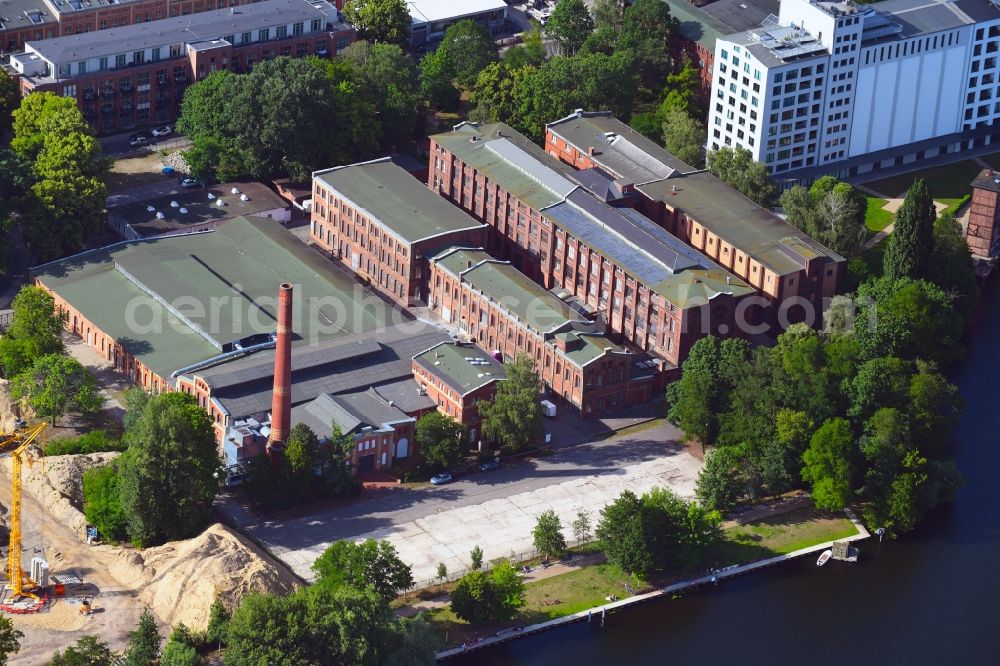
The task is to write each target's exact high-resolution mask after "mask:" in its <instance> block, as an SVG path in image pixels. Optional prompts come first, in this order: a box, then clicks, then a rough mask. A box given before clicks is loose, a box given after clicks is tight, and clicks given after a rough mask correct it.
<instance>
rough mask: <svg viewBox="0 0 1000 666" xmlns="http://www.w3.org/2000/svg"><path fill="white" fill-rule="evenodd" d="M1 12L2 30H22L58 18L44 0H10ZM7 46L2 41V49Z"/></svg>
mask: <svg viewBox="0 0 1000 666" xmlns="http://www.w3.org/2000/svg"><path fill="white" fill-rule="evenodd" d="M2 7H3V11H2V12H0V30H20V29H23V28H30V27H31V26H35V25H45V24H47V23H55V22H56V21H57V20H58V19H57V17H56V16H55V14H53V13H52V10H51V9H50V8H49V6H48V5H46V4H45V2H44V1H43V0H8V1H7V2H5V3H3V5H2ZM4 48H6V44H5V43H0V51H2V50H3V49H4Z"/></svg>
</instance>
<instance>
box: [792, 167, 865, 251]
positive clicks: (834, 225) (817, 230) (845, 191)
mask: <svg viewBox="0 0 1000 666" xmlns="http://www.w3.org/2000/svg"><path fill="white" fill-rule="evenodd" d="M781 206H782V207H783V208H784V210H785V214H786V215H787V218H788V221H789V222H790V223H791V224H792V225H794V226H795V227H797V228H798V229H801V230H802V231H804V232H806V233H807V234H809V235H810V236H812V237H813V238H815V239H816V240H818V241H820V242H821V243H823V244H824V245H826V246H827V247H829V248H830V249H831V250H834V251H835V252H839V253H841V254H845V255H850V254H854V253H855V252H856V251H857V250H858V248H860V247H861V244H862V243H863V242H864V241H865V238H866V236H867V233H866V230H865V210H866V206H867V203H866V201H865V197H864V195H863V194H861V193H860V192H859V191H858V190H856V189H854V188H853V187H851V186H850V185H848V184H847V183H842V182H840V181H838V180H837V179H836V178H834V177H832V176H823V177H822V178H820V179H819V180H817V181H816V182H815V183H813V185H812V186H811V187H810V188H809V189H808V190H807V189H806V188H804V187H802V186H801V185H796V186H795V187H792V188H790V189H788V190H785V191H784V192H783V193H782V195H781Z"/></svg>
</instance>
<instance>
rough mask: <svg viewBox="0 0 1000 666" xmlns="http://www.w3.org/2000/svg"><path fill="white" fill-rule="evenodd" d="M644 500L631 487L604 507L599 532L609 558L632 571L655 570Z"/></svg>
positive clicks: (597, 532) (598, 526)
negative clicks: (648, 536) (648, 537)
mask: <svg viewBox="0 0 1000 666" xmlns="http://www.w3.org/2000/svg"><path fill="white" fill-rule="evenodd" d="M645 523H646V519H645V516H644V511H643V504H642V501H641V500H640V499H639V498H638V497H637V496H636V494H635V493H633V492H632V491H630V490H626V491H624V492H622V494H621V495H620V496H619V497H618V499H616V500H615V501H614V502H612V503H610V504H608V505H607V506H605V507H604V508H603V509H601V519H600V520H599V521H598V523H597V529H596V535H597V538H598V539H599V540H600V541H601V548H602V549H603V550H604V554H605V555H606V556H607V558H608V562H611V563H612V564H614V565H616V566H617V567H619V568H620V569H621V570H622V571H626V572H629V573H640V574H642V573H646V572H649V571H652V570H653V567H654V562H656V557H657V556H656V554H655V553H653V551H652V547H651V546H652V544H650V543H649V542H648V539H647V528H646V524H645Z"/></svg>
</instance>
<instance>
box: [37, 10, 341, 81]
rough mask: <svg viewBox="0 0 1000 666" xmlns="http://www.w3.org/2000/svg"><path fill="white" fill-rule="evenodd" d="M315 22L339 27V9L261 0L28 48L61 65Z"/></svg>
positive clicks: (96, 32) (52, 41) (72, 36)
mask: <svg viewBox="0 0 1000 666" xmlns="http://www.w3.org/2000/svg"><path fill="white" fill-rule="evenodd" d="M316 18H318V19H324V23H336V22H337V9H336V7H334V6H333V5H331V4H330V3H328V2H326V0H308V1H307V0H261V2H255V3H251V4H249V5H241V6H239V7H231V8H230V7H227V8H225V9H217V10H215V11H211V12H200V13H198V14H190V15H187V16H175V17H173V18H165V19H161V20H159V21H150V22H148V23H135V24H132V25H125V26H121V27H118V28H110V29H107V30H95V31H93V32H82V33H80V34H77V35H67V36H65V37H55V38H53V39H45V40H42V41H30V42H28V43H27V45H28V46H30V47H31V48H32V49H33V50H34V51H36V52H38V53H39V54H41V55H42V56H43V57H45V58H46V59H47V60H49V61H51V62H53V63H55V64H56V65H60V64H64V63H67V62H76V61H78V60H89V59H91V58H98V57H101V56H112V55H117V54H119V53H129V52H132V51H143V50H146V49H151V48H154V47H157V46H161V47H162V46H168V45H170V44H190V43H195V42H205V41H211V40H213V39H219V38H221V37H223V36H225V35H237V34H239V33H242V32H247V31H253V30H256V29H258V28H263V27H270V26H277V25H286V24H288V23H295V22H298V21H308V20H311V19H316ZM325 27H326V26H325V25H324V29H325ZM164 56H166V54H164Z"/></svg>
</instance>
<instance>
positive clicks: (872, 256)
mask: <svg viewBox="0 0 1000 666" xmlns="http://www.w3.org/2000/svg"><path fill="white" fill-rule="evenodd" d="M889 239H890V236H886V237H885V238H883V239H882V240H880V241H879V242H877V243H875V245H873V246H872V247H871V249H869V250H866V251H865V253H864V254H862V255H861V261H863V262H865V265H866V266H868V272H869V274H870V275H872V276H879V275H882V257H884V256H885V249H886V247H888V246H889Z"/></svg>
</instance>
